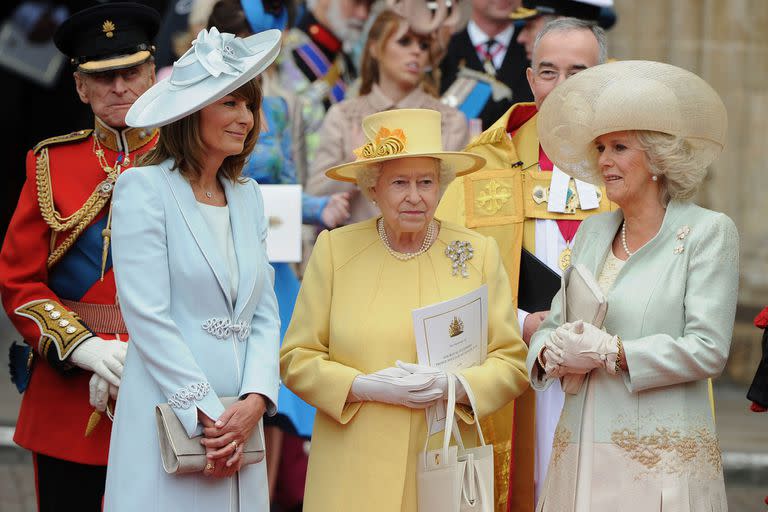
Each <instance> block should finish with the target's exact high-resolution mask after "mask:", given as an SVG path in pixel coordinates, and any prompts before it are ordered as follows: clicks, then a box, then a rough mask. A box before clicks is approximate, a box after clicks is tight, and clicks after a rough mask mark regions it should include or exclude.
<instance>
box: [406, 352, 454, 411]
mask: <svg viewBox="0 0 768 512" xmlns="http://www.w3.org/2000/svg"><path fill="white" fill-rule="evenodd" d="M395 364H396V365H397V367H398V368H401V369H403V370H405V371H407V372H409V373H412V374H422V375H434V376H435V382H433V383H432V385H431V386H430V387H429V388H427V389H434V390H438V391H440V393H441V394H440V398H441V399H442V400H447V399H448V373H446V372H445V370H440V369H438V368H433V367H431V366H424V365H420V364H414V363H406V362H403V361H397V362H396V363H395ZM450 377H451V378H452V379H453V381H454V382H455V383H456V401H457V402H460V403H466V402H467V392H466V391H465V390H464V386H462V385H461V382H460V381H459V379H457V378H456V376H455V375H451V376H450Z"/></svg>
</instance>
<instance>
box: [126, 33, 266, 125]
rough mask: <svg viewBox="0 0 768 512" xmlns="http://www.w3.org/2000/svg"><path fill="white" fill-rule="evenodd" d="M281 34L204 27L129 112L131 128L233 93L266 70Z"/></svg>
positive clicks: (176, 115) (159, 121) (173, 117)
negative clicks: (166, 74)
mask: <svg viewBox="0 0 768 512" xmlns="http://www.w3.org/2000/svg"><path fill="white" fill-rule="evenodd" d="M280 38H281V32H280V31H279V30H266V31H264V32H260V33H258V34H254V35H252V36H249V37H246V38H240V37H237V36H235V35H233V34H228V33H220V32H219V31H218V29H216V27H213V28H211V30H210V31H208V30H206V29H203V30H201V31H200V33H199V34H198V35H197V38H196V39H195V40H194V41H193V42H192V47H191V48H190V49H189V50H187V52H186V53H185V54H184V55H182V56H181V58H179V60H177V61H176V62H174V63H173V71H172V72H171V75H170V76H169V77H168V78H165V79H163V80H161V81H159V82H158V83H156V84H155V85H153V86H152V87H151V88H150V89H149V90H147V91H146V92H145V93H144V94H142V95H141V96H139V99H137V100H136V102H135V103H134V104H133V105H132V106H131V108H130V110H128V114H127V115H126V117H125V122H126V124H127V125H128V126H133V127H136V128H146V127H156V126H163V125H166V124H169V123H172V122H174V121H177V120H179V119H181V118H182V117H185V116H187V115H189V114H192V113H194V112H197V111H198V110H200V109H202V108H203V107H206V106H208V105H210V104H211V103H213V102H215V101H217V100H219V99H221V98H223V97H224V96H226V95H227V94H229V93H231V92H233V91H235V90H237V89H238V88H239V87H240V86H242V85H243V84H245V83H246V82H248V81H249V80H252V79H253V78H255V77H256V76H257V75H259V73H261V72H262V71H264V70H265V69H267V67H269V65H270V64H272V62H273V61H274V60H275V58H276V57H277V54H278V53H279V52H280Z"/></svg>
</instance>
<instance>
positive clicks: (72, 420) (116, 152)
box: [0, 119, 157, 465]
mask: <svg viewBox="0 0 768 512" xmlns="http://www.w3.org/2000/svg"><path fill="white" fill-rule="evenodd" d="M156 142H157V133H156V132H151V131H145V130H139V129H126V130H123V131H122V132H118V131H116V130H114V129H112V128H109V127H107V126H106V125H104V124H103V123H101V122H100V120H98V119H97V120H96V129H95V130H93V131H91V130H84V131H80V132H74V133H71V134H69V135H65V136H62V137H54V138H52V139H47V140H45V141H43V142H41V143H40V144H38V145H37V146H36V147H35V149H34V150H32V151H30V152H29V153H28V155H27V163H26V172H27V179H26V183H25V184H24V187H23V189H22V192H21V196H20V198H19V203H18V205H17V207H16V211H15V213H14V215H13V218H12V219H11V223H10V225H9V227H8V231H7V234H6V238H5V242H4V244H3V248H2V251H0V295H1V296H2V301H3V306H4V308H5V311H6V312H7V314H8V317H9V318H10V319H11V321H12V322H13V324H14V326H15V327H16V329H17V330H18V331H19V332H20V333H21V335H22V336H23V337H24V340H25V341H26V342H27V343H28V344H29V345H30V346H31V347H32V348H33V353H34V357H33V360H32V364H31V369H32V375H31V379H30V382H29V385H28V387H27V389H26V391H25V393H24V397H23V400H22V403H21V410H20V412H19V418H18V421H17V425H16V434H15V436H14V441H16V443H18V444H19V445H21V446H23V447H24V448H27V449H29V450H31V451H33V452H37V453H42V454H45V455H49V456H52V457H57V458H60V459H64V460H68V461H72V462H78V463H83V464H96V465H105V464H106V463H107V453H108V447H109V435H110V431H111V422H110V421H108V420H107V419H106V416H105V417H104V418H103V419H102V421H100V422H99V425H98V426H97V427H96V429H95V430H94V431H93V433H92V434H91V435H90V436H88V437H86V436H85V427H86V425H87V423H88V418H89V416H90V414H91V412H92V411H93V407H91V405H90V404H89V403H88V399H89V392H88V382H89V380H90V378H91V375H92V374H91V372H87V371H83V370H81V369H79V368H77V367H74V366H73V365H72V364H71V363H69V361H68V359H69V356H70V355H71V353H72V351H73V350H75V349H76V348H77V345H78V344H79V343H81V342H82V341H84V340H86V339H88V338H89V337H91V336H93V334H94V333H92V332H91V330H90V329H89V328H88V326H87V325H86V324H85V323H84V322H83V321H81V320H80V318H79V317H78V316H77V315H75V314H73V313H72V312H71V311H70V310H69V309H68V308H67V307H65V306H64V305H63V304H62V300H71V301H78V302H85V303H91V304H110V305H114V304H115V303H116V299H117V293H116V290H115V279H114V275H113V272H112V262H111V258H110V257H107V258H106V261H105V263H106V265H105V271H104V278H103V280H102V279H101V269H102V253H103V246H104V244H103V230H104V228H106V227H107V217H108V215H107V213H108V210H109V204H110V200H111V190H112V187H111V183H109V180H108V176H109V171H110V170H111V169H110V167H112V168H114V167H115V164H116V162H118V161H122V162H123V164H125V165H124V166H121V168H124V167H128V166H130V165H133V163H134V162H135V161H136V158H137V157H138V156H139V155H141V154H143V153H145V152H146V151H148V150H149V149H150V148H152V147H153V146H154V145H155V143H156ZM125 148H128V150H129V151H128V162H125V161H124V158H125V151H124V150H125ZM100 151H103V158H100V157H99V154H98V153H99V152H100ZM105 167H106V169H105ZM89 198H90V199H89ZM89 201H90V203H89ZM89 204H90V205H91V206H90V207H89ZM99 205H102V206H101V207H99ZM78 212H79V213H78ZM73 214H74V216H73ZM68 217H69V219H68ZM76 220H77V222H75V221H76ZM68 224H73V225H72V226H71V227H69V228H68V229H62V228H66V227H67V225H68ZM77 231H80V234H76V235H73V233H76V232H77ZM107 256H109V254H108V253H107ZM95 334H98V335H99V336H101V337H102V338H105V339H114V338H116V337H119V338H120V339H123V340H126V339H127V335H125V334H122V335H116V334H115V333H108V332H101V333H95Z"/></svg>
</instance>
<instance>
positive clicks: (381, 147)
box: [354, 127, 407, 159]
mask: <svg viewBox="0 0 768 512" xmlns="http://www.w3.org/2000/svg"><path fill="white" fill-rule="evenodd" d="M406 140H407V139H406V137H405V133H404V132H403V130H402V129H400V128H396V129H394V130H389V128H384V127H381V128H380V129H379V132H378V133H377V134H376V138H375V139H374V140H373V142H369V143H367V144H364V145H363V146H361V147H359V148H357V149H355V150H354V153H355V156H356V157H357V158H358V159H367V158H376V157H380V156H390V155H397V154H399V153H402V152H403V151H405V143H406Z"/></svg>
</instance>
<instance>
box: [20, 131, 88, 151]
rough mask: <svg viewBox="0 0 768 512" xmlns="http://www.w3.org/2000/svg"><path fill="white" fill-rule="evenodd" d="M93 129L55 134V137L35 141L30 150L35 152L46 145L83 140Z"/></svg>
mask: <svg viewBox="0 0 768 512" xmlns="http://www.w3.org/2000/svg"><path fill="white" fill-rule="evenodd" d="M92 131H93V130H91V129H89V130H78V131H76V132H72V133H68V134H66V135H57V136H55V137H49V138H47V139H45V140H43V141H40V142H38V143H37V146H35V148H34V149H33V150H32V152H33V153H35V154H37V153H38V152H39V151H40V150H41V149H43V148H44V147H47V146H53V145H55V144H63V143H65V142H75V141H78V140H83V139H85V138H87V137H88V136H90V135H91V132H92Z"/></svg>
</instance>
